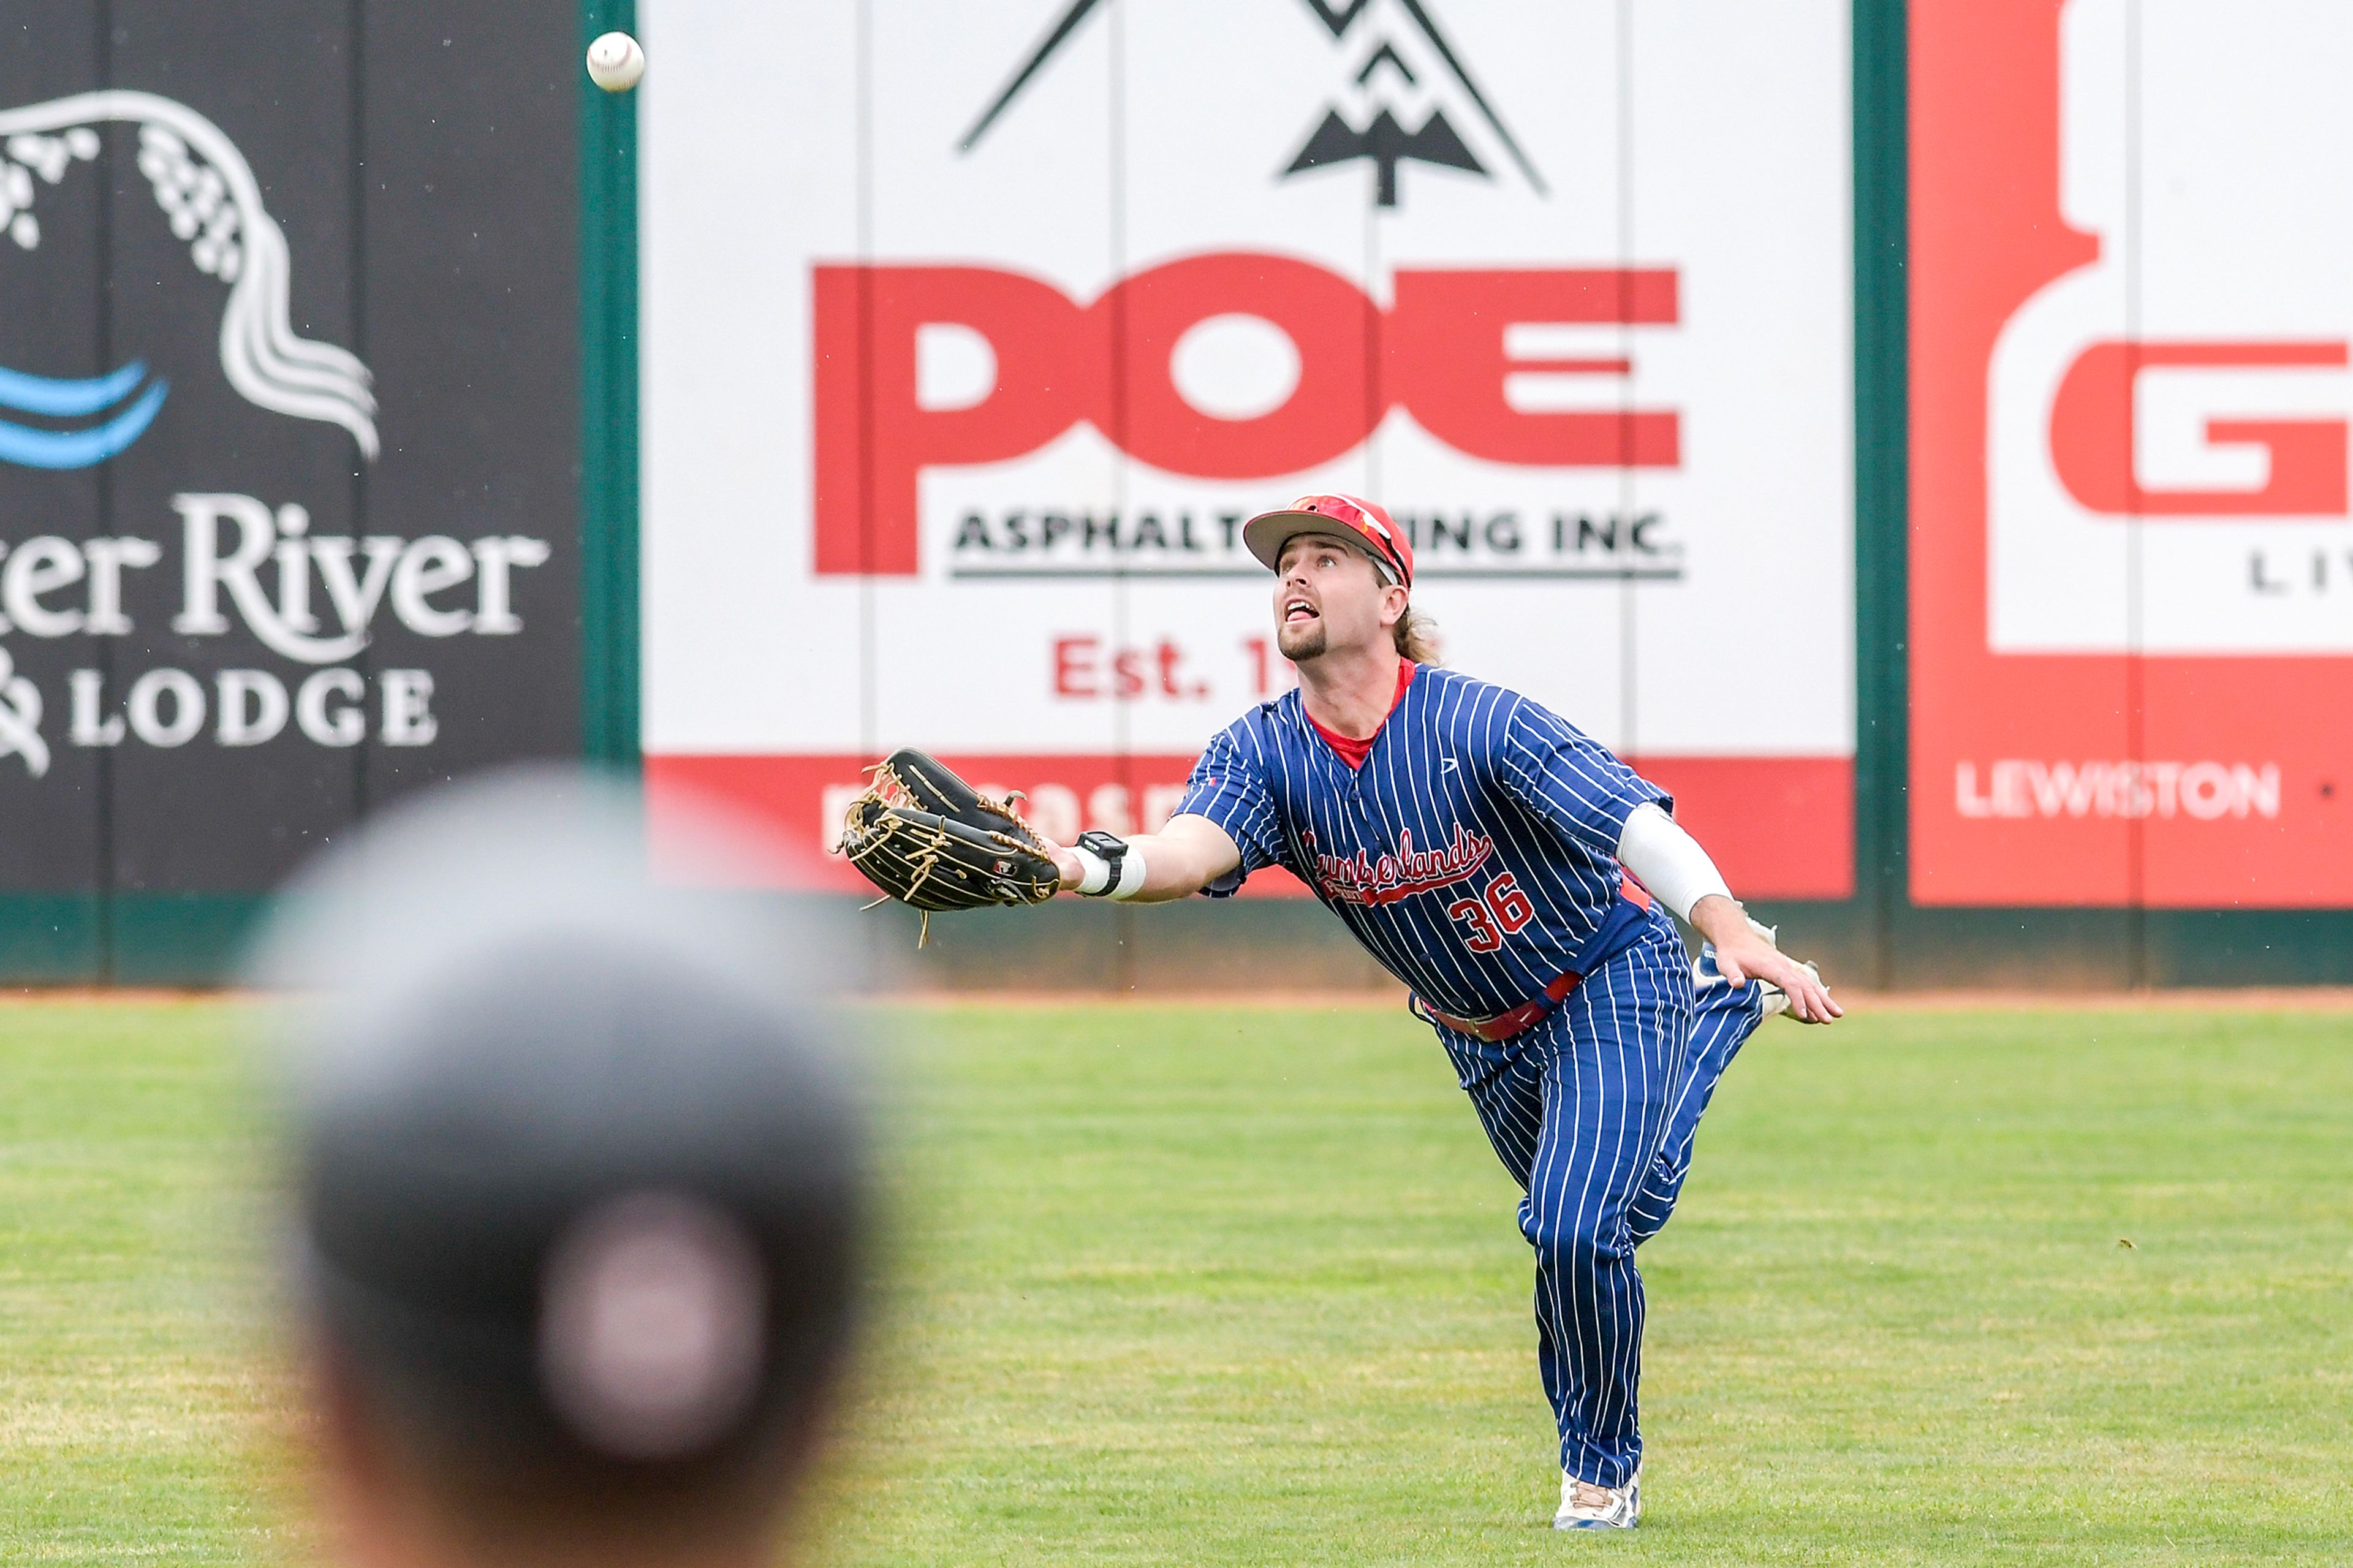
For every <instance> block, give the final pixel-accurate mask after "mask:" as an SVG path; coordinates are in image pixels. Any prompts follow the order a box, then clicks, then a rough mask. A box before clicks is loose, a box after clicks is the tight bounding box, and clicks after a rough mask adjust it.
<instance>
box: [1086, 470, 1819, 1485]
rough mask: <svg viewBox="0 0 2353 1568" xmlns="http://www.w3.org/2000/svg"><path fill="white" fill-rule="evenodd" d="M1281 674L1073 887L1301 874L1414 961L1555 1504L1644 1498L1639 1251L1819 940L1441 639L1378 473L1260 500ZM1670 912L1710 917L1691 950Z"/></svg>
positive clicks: (1360, 933)
mask: <svg viewBox="0 0 2353 1568" xmlns="http://www.w3.org/2000/svg"><path fill="white" fill-rule="evenodd" d="M1243 538H1244V540H1245V541H1246V542H1247V543H1248V545H1249V547H1250V552H1251V553H1252V554H1253V555H1255V556H1256V557H1257V558H1258V559H1259V560H1260V561H1261V562H1262V563H1265V564H1266V565H1267V566H1269V567H1271V568H1272V569H1273V571H1274V573H1275V577H1276V585H1275V594H1274V619H1275V629H1276V636H1277V639H1278V642H1279V645H1280V647H1281V648H1282V654H1283V657H1284V658H1288V659H1290V660H1291V661H1292V663H1293V665H1295V666H1296V667H1297V668H1298V671H1299V687H1298V689H1296V690H1294V691H1292V692H1289V693H1287V694H1286V695H1284V696H1283V697H1282V698H1280V699H1277V700H1273V701H1270V702H1263V703H1261V704H1260V705H1259V706H1258V707H1256V708H1254V709H1252V710H1250V712H1248V713H1246V714H1244V715H1243V716H1242V717H1241V718H1240V720H1238V721H1236V722H1234V723H1233V724H1231V725H1230V726H1229V727H1228V728H1227V729H1226V730H1224V731H1222V732H1220V733H1219V735H1218V736H1217V737H1216V738H1215V739H1214V740H1212V741H1211V742H1209V745H1208V750H1207V751H1205V752H1203V753H1202V755H1201V759H1200V761H1199V763H1198V764H1197V765H1196V766H1195V767H1194V770H1193V775H1192V779H1191V782H1190V784H1189V786H1188V788H1187V792H1186V795H1185V797H1184V799H1183V801H1182V803H1181V804H1180V805H1178V806H1177V808H1176V814H1175V815H1174V816H1172V817H1171V818H1170V819H1169V822H1168V825H1167V826H1166V827H1164V828H1163V829H1162V830H1161V831H1160V832H1158V833H1155V834H1149V835H1145V836H1143V837H1136V838H1131V839H1127V840H1124V841H1122V840H1120V839H1118V838H1116V837H1113V836H1111V835H1109V834H1104V833H1089V834H1086V835H1085V836H1083V837H1081V838H1080V839H1079V841H1078V843H1077V844H1076V845H1075V846H1073V847H1069V848H1063V847H1060V846H1050V850H1051V853H1052V855H1053V858H1054V862H1055V865H1056V867H1057V868H1059V870H1060V879H1061V886H1062V887H1064V888H1066V889H1072V890H1074V891H1077V892H1079V893H1082V894H1085V895H1089V896H1092V897H1100V898H1110V899H1119V900H1133V901H1136V902H1155V901H1159V900H1172V899H1178V898H1183V897H1186V896H1188V895H1190V894H1192V893H1195V892H1206V893H1208V894H1209V895H1211V896H1212V897H1222V896H1228V895H1230V894H1232V893H1233V892H1234V891H1235V890H1236V889H1238V888H1240V885H1241V882H1242V880H1243V879H1244V878H1246V877H1248V876H1249V875H1250V873H1251V872H1253V871H1256V870H1260V869H1261V868H1265V867H1269V866H1280V867H1282V868H1285V869H1287V870H1289V871H1291V872H1293V873H1294V874H1295V875H1297V876H1298V877H1299V878H1300V879H1301V880H1303V881H1304V882H1305V883H1306V884H1307V885H1308V886H1309V887H1310V888H1311V889H1314V893H1315V896H1316V897H1317V898H1318V899H1320V900H1323V901H1324V905H1325V906H1326V907H1327V908H1329V909H1330V910H1332V911H1333V912H1334V913H1335V914H1336V915H1338V916H1339V917H1340V918H1341V919H1342V920H1343V921H1346V922H1347V925H1348V929H1349V930H1350V931H1352V932H1354V933H1355V935H1356V940H1357V941H1358V942H1362V943H1363V944H1364V945H1365V948H1366V951H1367V952H1370V953H1371V954H1372V955H1373V956H1374V957H1375V958H1376V959H1377V960H1378V961H1379V962H1380V963H1381V964H1382V966H1383V967H1384V968H1386V969H1388V972H1389V973H1392V974H1394V975H1396V976H1397V977H1398V979H1399V980H1401V981H1403V982H1404V983H1405V984H1407V985H1408V986H1409V987H1410V988H1411V992H1412V998H1411V1004H1410V1005H1411V1006H1412V1007H1413V1009H1414V1011H1415V1012H1416V1013H1417V1014H1418V1015H1419V1016H1421V1017H1422V1018H1424V1019H1425V1020H1427V1021H1428V1022H1429V1024H1430V1026H1431V1027H1432V1028H1433V1029H1434V1030H1435V1031H1436V1032H1437V1035H1438V1038H1439V1041H1440V1044H1442V1045H1443V1046H1444V1047H1445V1048H1446V1052H1447V1054H1448V1056H1449V1057H1450V1058H1452V1061H1453V1064H1454V1068H1455V1070H1456V1073H1457V1075H1458V1076H1459V1078H1460V1079H1461V1085H1462V1088H1463V1089H1464V1090H1465V1091H1466V1092H1467V1093H1468V1094H1469V1095H1470V1097H1471V1102H1472V1107H1473V1108H1474V1109H1475V1110H1477V1112H1478V1115H1479V1120H1480V1121H1481V1123H1482V1125H1483V1126H1484V1127H1485V1129H1486V1131H1487V1137H1488V1139H1489V1141H1490V1142H1492V1143H1493V1145H1494V1148H1495V1152H1496V1153H1497V1154H1498V1155H1499V1156H1500V1157H1501V1158H1502V1160H1503V1162H1504V1166H1505V1168H1506V1169H1508V1170H1509V1171H1510V1172H1511V1173H1512V1175H1513V1177H1514V1179H1515V1180H1516V1181H1518V1183H1519V1184H1520V1185H1521V1187H1522V1188H1524V1189H1525V1192H1526V1194H1527V1195H1526V1196H1525V1198H1524V1199H1523V1200H1522V1201H1521V1204H1520V1207H1519V1220H1520V1230H1521V1233H1522V1234H1523V1235H1524V1236H1525V1237H1527V1240H1528V1243H1529V1245H1530V1246H1531V1247H1534V1248H1535V1266H1536V1290H1535V1315H1536V1329H1537V1364H1538V1368H1539V1370H1540V1372H1541V1373H1542V1377H1543V1382H1544V1390H1545V1394H1546V1398H1547V1399H1548V1400H1549V1401H1550V1402H1551V1405H1552V1408H1553V1415H1554V1417H1555V1419H1556V1423H1557V1425H1558V1427H1559V1432H1560V1467H1561V1489H1560V1509H1559V1511H1558V1513H1557V1514H1556V1516H1555V1518H1554V1521H1553V1523H1554V1525H1555V1526H1556V1528H1559V1529H1564V1530H1571V1529H1581V1530H1607V1529H1624V1528H1630V1527H1631V1526H1632V1525H1633V1524H1634V1523H1635V1521H1637V1520H1638V1519H1639V1518H1640V1516H1641V1459H1642V1444H1641V1433H1640V1429H1639V1427H1638V1425H1637V1421H1636V1405H1635V1393H1636V1387H1637V1384H1638V1381H1639V1378H1640V1373H1641V1347H1642V1311H1643V1302H1642V1280H1641V1275H1640V1273H1638V1272H1637V1270H1636V1268H1635V1267H1634V1249H1635V1248H1636V1247H1639V1246H1640V1245H1641V1243H1642V1242H1643V1241H1645V1240H1647V1239H1648V1238H1649V1237H1651V1236H1653V1235H1655V1234H1657V1232H1658V1230H1659V1227H1660V1226H1662V1225H1664V1224H1665V1223H1666V1221H1667V1216H1668V1215H1669V1214H1670V1213H1671V1212H1672V1210H1673V1207H1674V1203H1675V1199H1676V1196H1677V1194H1679V1193H1680V1192H1681V1190H1682V1187H1683V1176H1684V1173H1685V1172H1686V1171H1687V1170H1688V1169H1689V1167H1690V1161H1691V1152H1692V1141H1693V1135H1694V1131H1695V1130H1696V1128H1697V1126H1698V1122H1699V1118H1700V1115H1701V1113H1702V1112H1703V1111H1704V1110H1706V1108H1707V1103H1708V1099H1709V1097H1710V1095H1711V1094H1713V1093H1714V1091H1715V1085H1716V1082H1717V1080H1718V1079H1720V1078H1721V1077H1722V1076H1723V1074H1724V1070H1725V1068H1726V1067H1727V1066H1728V1065H1729V1064H1730V1063H1731V1060H1732V1058H1733V1055H1734V1053H1735V1052H1736V1051H1737V1050H1739V1048H1740V1046H1741V1042H1742V1041H1744V1040H1745V1039H1746V1038H1747V1037H1748V1035H1749V1033H1750V1032H1751V1031H1752V1030H1754V1029H1755V1028H1756V1026H1757V1024H1758V1023H1759V1022H1760V1021H1761V1020H1762V1019H1763V1018H1765V1017H1766V1016H1768V1015H1770V1014H1773V1013H1778V1012H1783V1011H1786V1012H1787V1013H1788V1015H1789V1016H1792V1017H1794V1018H1797V1019H1799V1020H1800V1021H1801V1022H1806V1023H1817V1024H1826V1023H1829V1022H1830V1021H1831V1020H1832V1019H1834V1018H1836V1017H1838V1016H1839V1015H1840V1008H1839V1005H1838V1004H1837V1003H1836V1002H1834V1001H1832V1000H1831V995H1830V993H1829V991H1828V990H1827V989H1825V988H1824V986H1823V985H1822V984H1821V980H1820V976H1819V974H1817V973H1815V972H1814V970H1813V969H1812V966H1810V965H1806V964H1799V963H1793V962H1792V961H1791V960H1790V959H1788V957H1786V956H1785V955H1783V954H1782V953H1781V952H1779V951H1778V949H1777V948H1776V947H1775V945H1774V942H1773V940H1772V933H1771V932H1770V931H1767V930H1766V929H1765V928H1764V927H1762V926H1760V925H1757V924H1756V923H1755V922H1753V921H1750V920H1749V919H1748V918H1747V916H1746V912H1745V911H1744V910H1742V908H1741V906H1740V904H1739V903H1738V902H1737V901H1736V900H1734V898H1733V897H1732V893H1731V889H1728V888H1727V887H1726V886H1725V882H1724V879H1723V878H1722V877H1721V876H1720V875H1719V874H1718V873H1717V871H1716V868H1715V864H1714V863H1713V862H1712V861H1711V860H1710V859H1709V858H1708V856H1707V853H1706V852H1705V851H1704V850H1703V849H1702V848H1701V847H1699V845H1698V844H1697V843H1695V842H1694V840H1693V839H1692V838H1691V837H1690V836H1689V835H1688V834H1686V833H1685V832H1683V829H1682V828H1680V827H1678V826H1676V825H1675V823H1674V820H1673V818H1672V815H1671V813H1672V809H1673V801H1672V799H1671V798H1670V797H1669V796H1668V795H1667V794H1666V792H1665V791H1663V790H1662V789H1660V788H1659V787H1658V786H1657V785H1655V784H1651V783H1650V782H1649V781H1647V780H1645V779H1643V778H1641V776H1639V775H1638V774H1636V773H1633V772H1632V771H1631V770H1630V769H1629V768H1628V767H1627V766H1626V765H1625V764H1624V763H1621V762H1620V761H1619V760H1618V758H1617V757H1615V756H1614V755H1612V754H1611V753H1610V752H1609V750H1608V749H1607V748H1606V747H1603V746H1601V745H1600V744H1599V743H1598V742H1595V741H1593V740H1592V739H1591V738H1590V737H1588V736H1587V735H1586V734H1584V733H1583V732H1582V731H1579V730H1577V727H1576V726H1575V725H1572V724H1570V723H1568V722H1567V721H1565V720H1562V719H1560V718H1558V717H1556V715H1554V714H1552V713H1550V712H1547V711H1546V710H1545V709H1544V708H1542V707H1540V706H1538V705H1537V704H1536V703H1535V702H1533V701H1531V700H1528V699H1527V698H1525V697H1523V696H1521V695H1520V694H1519V693H1517V692H1514V691H1509V690H1506V689H1504V688H1502V687H1498V686H1491V685H1489V684H1487V683H1486V682H1484V681H1481V680H1476V679H1472V678H1471V677H1469V676H1466V675H1459V674H1456V673H1455V672H1453V671H1451V670H1446V669H1440V668H1436V667H1435V666H1434V665H1433V664H1432V663H1431V662H1430V655H1429V651H1428V649H1427V647H1426V646H1425V644H1424V642H1423V639H1422V636H1421V633H1420V630H1419V626H1418V625H1417V622H1416V616H1415V612H1414V610H1413V608H1412V606H1411V603H1410V597H1411V593H1412V589H1413V547H1412V543H1411V542H1410V541H1409V539H1408V538H1407V536H1406V535H1405V534H1404V533H1402V532H1401V531H1398V529H1397V528H1396V526H1395V525H1394V524H1393V523H1392V522H1391V521H1390V520H1389V517H1388V513H1387V512H1385V511H1384V510H1382V509H1381V508H1379V507H1378V506H1376V505H1373V504H1372V503H1371V502H1368V501H1365V500H1357V499H1356V498H1354V497H1351V496H1343V495H1316V496H1307V497H1304V498H1303V499H1302V500H1298V501H1297V502H1295V503H1293V505H1291V506H1289V507H1286V508H1283V509H1282V510H1278V511H1271V512H1267V513H1264V514H1262V515H1261V516H1258V517H1254V518H1252V519H1250V521H1249V523H1248V524H1247V525H1246V526H1245V528H1244V531H1243ZM1669 911H1672V913H1673V914H1675V915H1679V916H1682V917H1683V919H1685V920H1686V921H1690V922H1691V924H1692V925H1693V926H1694V928H1695V929H1696V930H1697V931H1699V933H1700V935H1701V936H1702V937H1703V938H1704V943H1705V945H1704V947H1703V949H1702V955H1701V958H1700V960H1699V962H1698V963H1697V965H1696V966H1694V964H1692V963H1690V961H1689V959H1688V956H1687V954H1686V952H1685V950H1684V948H1683V941H1682V938H1681V936H1680V935H1679V933H1678V932H1677V931H1676V929H1675V925H1674V921H1672V920H1671V919H1670V918H1669Z"/></svg>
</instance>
